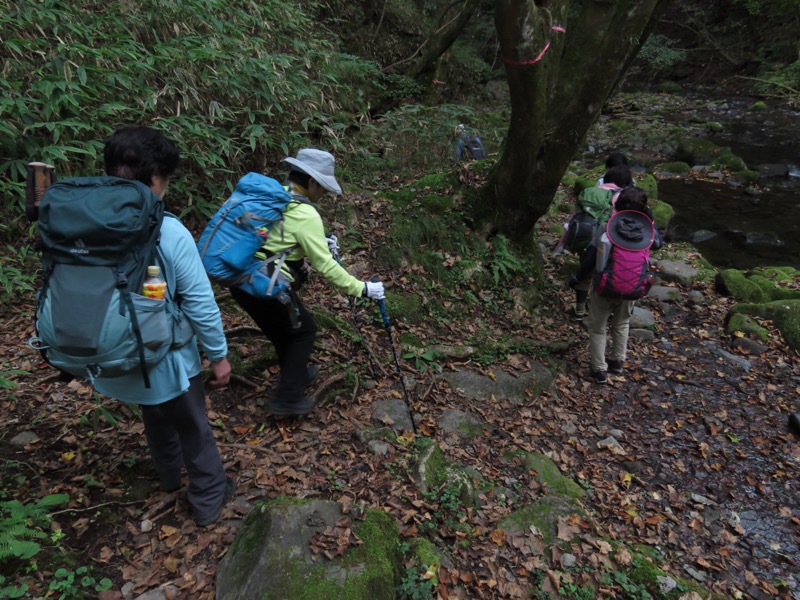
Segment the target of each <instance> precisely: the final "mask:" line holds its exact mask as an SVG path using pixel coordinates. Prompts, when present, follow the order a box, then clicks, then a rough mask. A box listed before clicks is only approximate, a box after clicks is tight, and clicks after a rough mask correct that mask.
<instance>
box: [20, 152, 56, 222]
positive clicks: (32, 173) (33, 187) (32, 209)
mask: <svg viewBox="0 0 800 600" xmlns="http://www.w3.org/2000/svg"><path fill="white" fill-rule="evenodd" d="M55 181H56V170H55V167H54V166H53V165H48V164H46V163H42V162H30V163H28V167H27V177H26V180H25V216H27V217H28V219H29V220H30V221H36V220H38V218H39V203H40V202H41V201H42V196H44V193H45V192H46V191H47V188H48V187H50V185H51V184H53V183H55Z"/></svg>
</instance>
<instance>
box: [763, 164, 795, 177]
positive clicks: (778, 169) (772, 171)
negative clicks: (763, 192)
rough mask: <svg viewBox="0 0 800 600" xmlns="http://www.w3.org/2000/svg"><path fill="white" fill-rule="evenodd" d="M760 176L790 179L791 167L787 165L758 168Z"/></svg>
mask: <svg viewBox="0 0 800 600" xmlns="http://www.w3.org/2000/svg"><path fill="white" fill-rule="evenodd" d="M758 174H759V175H760V176H761V177H763V178H768V177H789V165H786V164H772V165H760V166H759V167H758Z"/></svg>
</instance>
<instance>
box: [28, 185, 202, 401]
mask: <svg viewBox="0 0 800 600" xmlns="http://www.w3.org/2000/svg"><path fill="white" fill-rule="evenodd" d="M165 214H166V213H165V212H164V203H163V201H162V199H161V198H159V197H158V196H157V195H156V194H154V193H153V192H152V191H151V190H150V188H148V187H147V186H146V185H144V184H143V183H140V182H138V181H132V180H129V179H120V178H117V177H77V178H74V179H66V180H62V181H59V182H57V183H54V184H52V185H51V186H50V187H49V188H48V189H47V192H46V193H45V194H44V196H43V197H42V199H41V204H40V205H39V207H38V227H39V236H40V240H41V245H42V246H41V247H42V272H43V283H42V287H41V289H40V291H39V292H38V294H37V299H38V302H37V307H36V335H35V337H32V338H31V340H30V341H29V344H30V346H31V347H33V348H35V349H37V350H39V351H40V352H41V354H42V356H43V357H44V358H45V360H47V362H49V363H50V364H51V365H53V366H54V367H56V368H58V369H59V370H61V371H63V372H65V373H69V374H70V375H73V376H75V377H86V378H87V379H89V381H90V382H91V381H93V380H94V379H95V378H97V377H100V376H103V377H116V376H120V375H124V374H127V373H130V372H132V371H135V370H137V369H138V370H141V373H142V377H143V379H144V384H145V386H146V387H150V379H149V375H148V367H151V366H153V365H154V364H156V363H157V362H159V361H160V360H162V359H163V358H164V356H165V355H166V353H167V351H168V350H169V349H170V348H171V347H174V346H178V345H182V344H184V343H186V342H187V341H188V340H189V339H191V337H192V336H193V335H194V333H193V331H192V329H191V325H190V324H189V323H188V321H187V320H186V319H182V316H181V312H180V307H179V304H178V303H177V302H176V301H174V299H173V295H172V292H171V290H169V289H168V291H167V297H166V299H165V300H158V299H153V298H146V297H144V296H142V295H141V294H140V293H139V292H141V290H142V283H143V281H144V278H145V275H146V271H147V267H148V266H149V265H155V264H159V260H160V255H159V252H158V247H157V246H158V239H159V234H160V231H161V223H162V221H163V219H164V217H165ZM171 216H172V215H170V217H171ZM173 218H174V217H173ZM160 262H161V263H163V261H160ZM161 267H162V272H163V271H164V269H163V264H161ZM173 289H174V288H173ZM178 338H180V340H178Z"/></svg>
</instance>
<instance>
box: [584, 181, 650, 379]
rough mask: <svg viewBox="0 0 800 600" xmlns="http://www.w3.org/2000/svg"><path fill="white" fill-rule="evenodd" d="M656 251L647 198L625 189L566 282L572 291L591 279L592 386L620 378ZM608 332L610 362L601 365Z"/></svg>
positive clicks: (589, 323) (604, 360)
mask: <svg viewBox="0 0 800 600" xmlns="http://www.w3.org/2000/svg"><path fill="white" fill-rule="evenodd" d="M661 246H663V241H662V239H661V234H660V233H659V231H658V229H657V228H656V227H655V225H654V224H653V217H652V214H651V213H650V209H649V208H648V207H647V194H646V193H645V192H644V190H642V189H640V188H637V187H633V186H630V187H627V188H625V189H624V190H622V192H621V193H620V195H619V197H618V198H617V201H616V204H615V207H614V211H613V213H612V214H611V217H610V218H609V220H608V223H606V226H605V227H604V228H600V230H599V232H598V234H597V235H596V236H595V238H594V239H593V240H592V243H591V244H590V245H589V247H588V248H587V250H586V252H585V253H584V255H583V257H582V258H581V265H580V269H579V270H578V273H577V274H576V275H573V276H572V278H571V279H570V287H572V288H573V289H574V288H575V287H576V286H577V284H578V283H579V282H581V281H583V280H584V279H585V278H587V277H590V278H591V279H592V291H591V297H590V300H589V313H588V317H587V319H586V328H587V330H588V332H589V360H590V369H591V377H592V379H593V380H594V382H595V383H606V382H607V381H608V373H609V372H611V373H614V374H617V375H621V374H623V373H624V370H625V357H626V354H627V347H628V332H629V329H630V319H631V315H632V314H633V306H634V304H635V302H636V300H637V299H639V298H642V297H644V296H646V295H647V293H648V291H649V290H650V286H651V285H652V274H651V272H650V250H651V249H652V250H658V249H659V248H661ZM609 318H610V322H609ZM608 326H610V327H611V358H609V360H608V361H606V341H607V334H606V328H607V327H608Z"/></svg>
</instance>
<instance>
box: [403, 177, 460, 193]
mask: <svg viewBox="0 0 800 600" xmlns="http://www.w3.org/2000/svg"><path fill="white" fill-rule="evenodd" d="M451 177H452V175H451V174H450V173H431V174H429V175H425V176H424V177H421V178H420V179H418V180H417V182H416V183H414V184H413V185H412V186H411V187H412V188H414V189H417V190H421V189H428V190H431V191H434V192H441V191H444V190H446V189H447V188H449V187H450V186H451V185H452V183H453V182H452V180H451Z"/></svg>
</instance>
